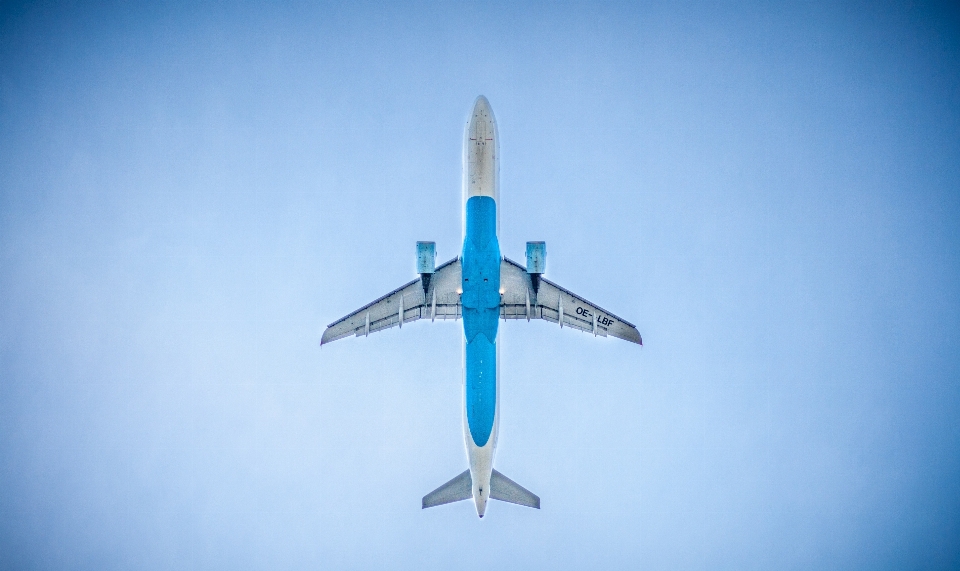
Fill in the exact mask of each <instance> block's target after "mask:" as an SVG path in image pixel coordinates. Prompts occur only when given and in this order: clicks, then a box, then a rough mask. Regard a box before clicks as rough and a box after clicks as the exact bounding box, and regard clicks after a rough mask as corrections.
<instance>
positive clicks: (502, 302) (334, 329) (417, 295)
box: [320, 95, 643, 517]
mask: <svg viewBox="0 0 960 571" xmlns="http://www.w3.org/2000/svg"><path fill="white" fill-rule="evenodd" d="M499 146H500V145H499V137H498V134H497V122H496V120H495V119H494V117H493V110H492V109H491V108H490V103H489V102H488V101H487V98H486V97H483V96H482V95H481V96H480V97H478V98H477V100H476V102H475V103H474V106H473V111H472V112H471V114H470V119H469V121H468V122H467V127H466V132H465V133H464V137H463V204H464V216H463V221H464V228H463V249H462V251H461V253H460V256H459V257H457V258H455V259H453V260H450V261H449V262H447V263H445V264H441V265H440V266H439V267H437V266H436V265H435V260H436V246H435V243H434V242H417V272H418V273H419V274H420V278H419V279H415V280H413V281H412V282H410V283H408V284H406V285H404V286H402V287H400V288H399V289H396V290H394V291H392V292H390V293H388V294H387V295H385V296H383V297H381V298H380V299H378V300H376V301H374V302H373V303H370V304H368V305H365V306H363V307H361V308H360V309H358V310H357V311H355V312H353V313H351V314H350V315H348V316H346V317H344V318H343V319H340V320H338V321H335V322H334V323H331V324H330V325H329V326H328V327H327V329H326V330H325V331H324V332H323V337H322V339H321V340H320V344H321V345H323V344H325V343H329V342H331V341H336V340H337V339H342V338H344V337H348V336H350V335H355V336H357V337H360V336H367V335H369V334H371V333H375V332H377V331H381V330H383V329H387V328H390V327H393V326H394V325H396V326H399V327H401V328H402V327H403V324H404V323H410V322H411V321H416V320H418V319H429V320H430V321H434V320H436V319H460V318H462V319H463V333H464V339H463V341H464V351H463V355H464V367H463V371H464V375H463V377H464V379H463V394H464V415H463V436H464V440H465V442H466V448H467V457H468V459H469V463H470V468H469V469H467V470H465V471H464V472H463V473H462V474H460V475H459V476H457V477H455V478H453V479H452V480H450V481H449V482H447V483H446V484H444V485H442V486H440V487H439V488H437V489H436V490H434V491H432V492H430V493H429V494H427V495H426V496H424V497H423V508H430V507H434V506H439V505H443V504H448V503H451V502H457V501H460V500H467V499H470V498H473V501H474V504H475V505H476V508H477V515H479V516H480V517H483V514H484V513H485V512H486V509H487V501H488V500H490V499H494V500H501V501H504V502H510V503H514V504H519V505H521V506H528V507H531V508H537V509H539V508H540V498H539V497H537V496H536V495H535V494H533V493H532V492H530V491H528V490H527V489H525V488H523V487H522V486H520V485H519V484H517V483H516V482H514V481H513V480H511V479H509V478H507V477H506V476H504V475H503V474H501V473H500V472H498V471H496V470H494V468H493V458H494V451H495V450H496V447H497V428H498V426H499V424H500V403H499V401H500V391H499V390H498V387H497V382H498V381H499V379H500V345H499V344H498V343H497V327H498V325H499V319H526V320H527V321H530V320H531V319H543V320H546V321H548V322H552V323H557V324H559V326H560V327H564V326H566V327H569V328H571V329H578V330H580V331H585V332H587V333H593V335H594V336H597V335H600V336H602V337H607V336H613V337H619V338H620V339H625V340H627V341H630V342H632V343H636V344H638V345H643V341H642V339H641V338H640V333H639V332H638V331H637V328H636V327H634V326H633V325H631V324H630V323H627V322H626V321H624V320H623V319H621V318H619V317H617V316H616V315H614V314H612V313H610V312H609V311H607V310H605V309H601V308H600V307H598V306H597V305H594V304H592V303H590V302H588V301H586V300H584V299H583V298H582V297H580V296H578V295H576V294H574V293H571V292H570V291H568V290H566V289H564V288H562V287H560V286H558V285H557V284H555V283H553V282H551V281H550V280H547V279H545V278H543V277H542V276H543V273H544V269H545V267H546V256H547V251H546V246H545V244H544V243H543V242H527V260H526V261H527V264H526V267H524V266H521V265H520V264H518V263H516V262H514V261H512V260H509V259H507V258H504V257H503V256H501V255H500V243H499V241H498V240H497V235H498V234H499V230H500V220H499V217H498V213H497V204H498V203H499V199H500V165H499V160H500V152H499Z"/></svg>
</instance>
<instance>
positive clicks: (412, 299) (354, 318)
mask: <svg viewBox="0 0 960 571" xmlns="http://www.w3.org/2000/svg"><path fill="white" fill-rule="evenodd" d="M459 288H460V259H459V258H454V259H453V260H450V261H449V262H447V263H445V264H443V265H441V266H440V267H438V268H437V269H436V271H435V272H434V273H433V274H432V275H431V276H430V281H429V283H428V287H427V289H426V291H424V288H423V282H422V281H421V280H420V279H419V278H418V279H415V280H413V281H412V282H410V283H408V284H405V285H403V286H401V287H399V288H397V289H395V290H393V291H392V292H390V293H388V294H387V295H385V296H383V297H381V298H380V299H378V300H376V301H374V302H373V303H369V304H367V305H365V306H363V307H361V308H360V309H358V310H357V311H354V312H353V313H351V314H350V315H347V316H346V317H343V318H342V319H339V320H337V321H334V322H333V323H331V324H330V325H328V326H327V328H326V330H325V331H324V332H323V337H322V338H321V339H320V344H321V345H324V344H326V343H329V342H331V341H336V340H337V339H343V338H344V337H349V336H351V335H355V336H357V337H361V336H365V335H369V334H371V333H376V332H377V331H382V330H384V329H389V328H391V327H396V326H398V325H399V326H401V327H403V324H404V323H409V322H411V321H416V320H418V319H431V320H433V319H458V318H459V317H460V293H459Z"/></svg>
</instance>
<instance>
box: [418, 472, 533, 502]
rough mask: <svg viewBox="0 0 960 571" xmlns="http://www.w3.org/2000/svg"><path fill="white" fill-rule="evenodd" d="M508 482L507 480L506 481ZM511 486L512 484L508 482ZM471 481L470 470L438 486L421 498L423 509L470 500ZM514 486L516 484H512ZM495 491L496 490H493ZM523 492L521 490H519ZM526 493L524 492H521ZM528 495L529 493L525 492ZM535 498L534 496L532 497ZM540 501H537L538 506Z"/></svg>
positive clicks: (471, 493)
mask: <svg viewBox="0 0 960 571" xmlns="http://www.w3.org/2000/svg"><path fill="white" fill-rule="evenodd" d="M494 473H496V472H494ZM508 481H509V480H508ZM510 483H511V484H513V482H510ZM472 485H473V480H471V479H470V470H465V471H464V472H463V473H462V474H460V475H459V476H457V477H456V478H454V479H452V480H450V481H449V482H447V483H446V484H444V485H442V486H440V487H439V488H437V489H436V490H434V491H432V492H430V493H429V494H427V495H425V496H423V509H427V508H432V507H435V506H442V505H443V504H449V503H452V502H459V501H461V500H466V499H470V498H472V497H473V488H472ZM513 485H514V486H516V484H513ZM494 489H496V488H494ZM520 489H521V490H523V488H520ZM523 491H525V492H526V490H523ZM527 493H530V492H527ZM534 497H536V496H534ZM539 502H540V500H537V503H538V505H539Z"/></svg>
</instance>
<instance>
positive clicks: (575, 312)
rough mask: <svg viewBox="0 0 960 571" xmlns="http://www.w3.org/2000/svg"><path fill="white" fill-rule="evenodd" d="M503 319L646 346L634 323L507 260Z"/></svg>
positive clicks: (502, 277) (503, 274) (502, 266)
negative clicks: (540, 323) (538, 321)
mask: <svg viewBox="0 0 960 571" xmlns="http://www.w3.org/2000/svg"><path fill="white" fill-rule="evenodd" d="M500 287H501V289H502V290H503V294H502V295H501V302H500V317H501V318H503V319H526V320H527V321H529V320H531V319H543V320H544V321H551V322H553V323H558V324H560V327H570V328H572V329H579V330H580V331H585V332H587V333H593V334H594V335H595V336H596V335H600V336H602V337H607V336H610V337H619V338H620V339H624V340H626V341H630V342H631V343H636V344H637V345H643V339H641V338H640V332H639V331H637V328H636V326H634V325H633V324H632V323H630V322H628V321H626V320H624V319H622V318H620V317H617V316H616V315H614V314H612V313H610V312H609V311H607V310H605V309H603V308H602V307H600V306H598V305H596V304H593V303H590V302H589V301H587V300H585V299H584V298H582V297H580V296H579V295H577V294H575V293H573V292H571V291H570V290H568V289H565V288H562V287H560V286H558V285H557V284H555V283H553V282H552V281H550V280H548V279H545V278H541V277H539V276H538V283H537V284H536V287H535V286H534V282H533V277H532V276H531V275H530V274H528V273H527V270H526V269H525V268H524V267H523V266H521V265H520V264H518V263H516V262H514V261H513V260H510V259H508V258H503V261H502V262H501V264H500Z"/></svg>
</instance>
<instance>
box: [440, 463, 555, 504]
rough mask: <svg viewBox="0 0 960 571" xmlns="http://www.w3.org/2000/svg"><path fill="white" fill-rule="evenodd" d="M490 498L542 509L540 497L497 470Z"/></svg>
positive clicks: (491, 484) (491, 479) (494, 474)
mask: <svg viewBox="0 0 960 571" xmlns="http://www.w3.org/2000/svg"><path fill="white" fill-rule="evenodd" d="M458 477H459V476H458ZM467 481H468V482H469V481H470V480H469V478H467ZM451 483H452V482H451ZM447 485H449V484H447ZM438 491H439V490H438ZM434 493H436V492H434ZM490 497H491V498H493V499H495V500H500V501H501V502H510V503H511V504H517V505H520V506H527V507H528V508H536V509H540V497H539V496H537V495H536V494H534V493H533V492H531V491H530V490H527V489H526V488H524V487H523V486H521V485H520V484H518V483H516V482H514V481H513V480H511V479H510V478H508V477H506V476H504V475H503V474H501V473H500V472H497V471H496V470H494V471H493V475H491V476H490ZM423 501H424V505H426V501H427V499H426V498H424V499H423Z"/></svg>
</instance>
